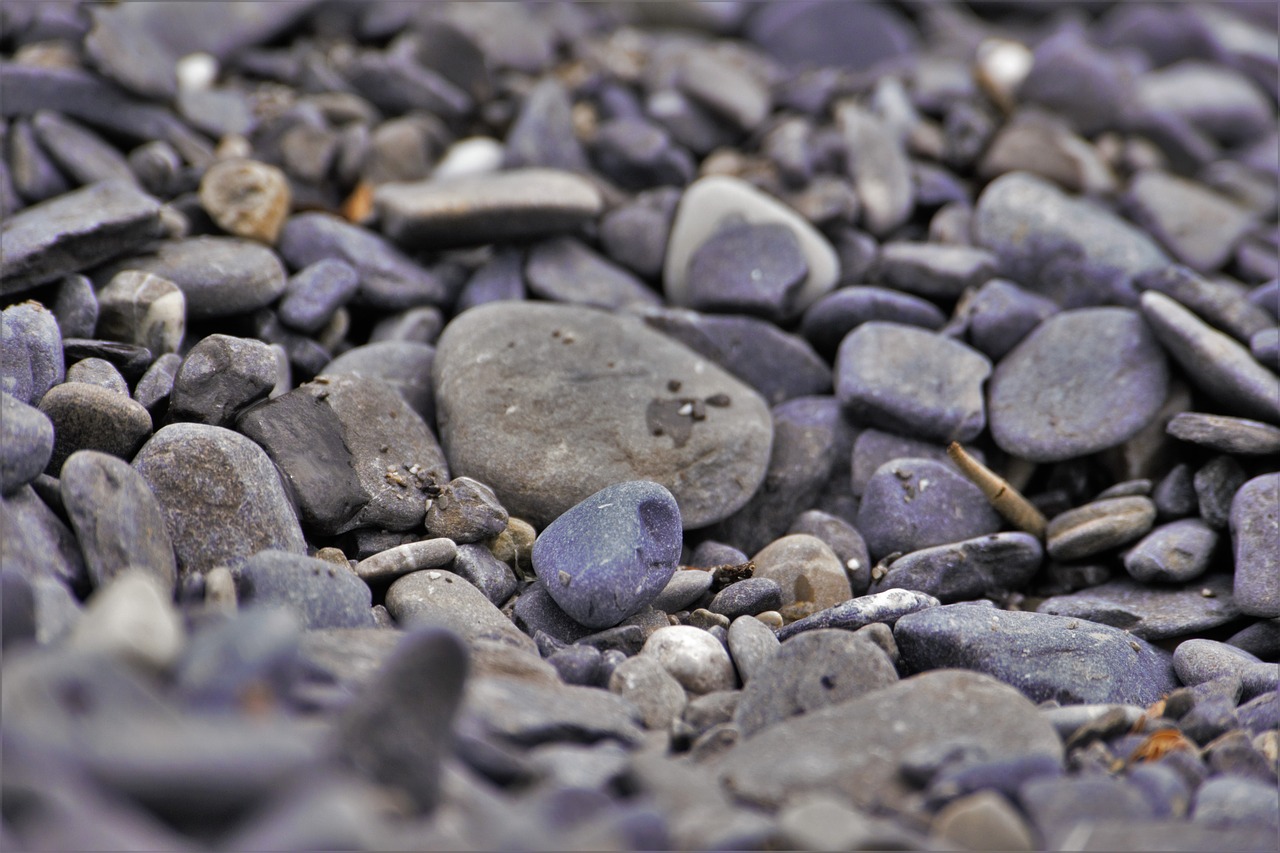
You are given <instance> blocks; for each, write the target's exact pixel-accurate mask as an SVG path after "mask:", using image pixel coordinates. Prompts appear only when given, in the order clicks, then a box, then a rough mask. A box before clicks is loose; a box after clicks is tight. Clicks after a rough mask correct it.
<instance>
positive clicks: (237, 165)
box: [200, 158, 291, 245]
mask: <svg viewBox="0 0 1280 853" xmlns="http://www.w3.org/2000/svg"><path fill="white" fill-rule="evenodd" d="M290 203H291V195H290V192H289V181H288V179H287V178H286V177H285V174H284V172H282V171H280V170H279V169H278V168H276V167H275V166H272V165H270V164H268V163H261V162H258V161H257V160H242V159H237V158H232V159H229V160H220V161H218V162H217V163H215V164H214V165H212V166H210V167H209V168H208V169H207V170H206V171H205V173H204V177H203V178H201V179H200V204H201V206H202V207H204V209H205V211H206V212H208V214H209V217H210V218H211V219H213V221H214V222H216V223H217V224H218V227H219V228H221V229H222V230H223V231H226V232H228V233H230V234H234V235H235V236H237V237H245V238H247V239H250V240H256V241H258V242H259V243H266V244H267V245H272V244H274V243H275V242H276V240H277V239H278V238H279V236H280V229H281V228H282V227H284V221H285V219H286V218H287V217H288V215H289V207H290Z"/></svg>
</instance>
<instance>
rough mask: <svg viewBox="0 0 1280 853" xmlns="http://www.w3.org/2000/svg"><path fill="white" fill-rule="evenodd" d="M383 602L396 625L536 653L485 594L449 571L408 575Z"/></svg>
mask: <svg viewBox="0 0 1280 853" xmlns="http://www.w3.org/2000/svg"><path fill="white" fill-rule="evenodd" d="M386 602H387V610H389V611H391V615H392V616H394V617H395V620H396V622H397V623H398V624H400V625H403V626H405V627H417V626H420V625H434V626H438V627H442V628H447V629H449V630H450V631H453V632H454V633H456V634H457V635H458V636H460V637H462V638H463V639H464V640H466V641H467V642H468V643H470V644H475V643H477V642H479V641H481V640H484V641H496V642H498V643H500V644H503V645H507V646H511V647H513V648H515V649H516V650H518V651H522V652H527V653H529V654H532V655H536V654H537V648H536V646H534V644H533V640H531V639H530V638H529V637H527V636H525V635H524V634H522V633H520V631H519V630H518V629H517V628H516V626H515V625H513V624H511V620H510V619H508V618H507V617H506V616H504V615H503V613H502V611H501V610H499V609H498V608H497V606H496V605H494V604H493V602H491V601H489V599H487V598H485V596H484V593H482V592H481V591H480V590H478V589H476V588H475V587H474V586H472V585H471V584H469V583H467V582H466V581H465V580H463V579H462V578H461V577H459V576H458V575H455V574H453V573H452V572H447V571H444V570H442V569H427V570H425V571H419V572H411V573H410V574H407V575H405V576H404V577H402V578H400V579H399V580H397V581H395V582H394V583H393V584H391V586H390V587H388V589H387V595H386Z"/></svg>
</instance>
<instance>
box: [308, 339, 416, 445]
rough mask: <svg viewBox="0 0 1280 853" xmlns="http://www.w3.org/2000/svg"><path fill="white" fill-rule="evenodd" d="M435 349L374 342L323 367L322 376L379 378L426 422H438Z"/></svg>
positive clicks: (412, 343)
mask: <svg viewBox="0 0 1280 853" xmlns="http://www.w3.org/2000/svg"><path fill="white" fill-rule="evenodd" d="M435 357H436V350H435V347H433V346H431V345H430V344H426V343H420V342H418V341H412V340H386V341H372V342H370V343H367V344H363V345H362V346H358V347H352V348H351V349H349V350H347V351H346V352H344V353H342V354H341V355H339V356H338V357H337V358H335V359H333V361H330V362H329V363H328V364H326V365H325V366H324V371H323V373H322V375H324V376H338V375H342V374H348V375H351V376H354V377H357V378H367V379H376V380H379V381H381V382H384V383H386V384H387V385H390V386H391V387H392V388H394V389H395V390H396V392H397V393H399V395H400V397H401V399H403V400H404V401H405V402H406V403H408V404H409V408H411V409H413V410H414V411H415V412H417V413H418V416H419V417H421V418H422V420H423V422H424V423H426V424H427V425H428V426H434V425H435V422H436V403H435V392H434V390H433V389H432V387H431V365H432V363H433V362H434V361H435Z"/></svg>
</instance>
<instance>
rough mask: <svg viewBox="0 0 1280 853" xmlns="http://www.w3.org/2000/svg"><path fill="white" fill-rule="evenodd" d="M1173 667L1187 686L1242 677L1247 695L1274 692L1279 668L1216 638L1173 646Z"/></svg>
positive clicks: (1279, 674)
mask: <svg viewBox="0 0 1280 853" xmlns="http://www.w3.org/2000/svg"><path fill="white" fill-rule="evenodd" d="M1173 668H1174V670H1175V671H1176V672H1177V673H1178V678H1179V679H1180V680H1181V681H1182V683H1183V684H1185V685H1187V686H1188V687H1193V686H1195V685H1197V684H1205V683H1206V682H1210V681H1214V680H1215V679H1219V678H1238V679H1240V681H1241V683H1242V686H1243V690H1244V695H1245V696H1259V695H1262V694H1263V693H1267V692H1271V693H1274V692H1275V690H1276V686H1277V684H1276V680H1277V678H1280V668H1277V667H1276V665H1275V664H1274V663H1271V664H1268V663H1264V662H1263V661H1261V660H1260V659H1258V657H1256V656H1255V655H1251V654H1249V653H1248V652H1246V651H1244V650H1243V649H1237V648H1236V647H1235V646H1229V645H1227V644H1226V643H1219V642H1217V641H1216V640H1206V639H1192V640H1186V641H1184V642H1181V643H1179V644H1178V647H1177V648H1176V649H1174V650H1173Z"/></svg>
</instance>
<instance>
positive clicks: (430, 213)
mask: <svg viewBox="0 0 1280 853" xmlns="http://www.w3.org/2000/svg"><path fill="white" fill-rule="evenodd" d="M602 204H603V202H602V201H601V198H600V193H599V191H598V190H596V188H595V186H594V185H592V184H591V183H590V182H589V181H587V180H586V179H584V178H581V177H578V176H577V175H574V174H572V173H569V172H562V171H559V170H556V169H515V170H511V171H507V172H501V173H495V174H491V175H476V176H469V177H462V178H453V179H449V180H443V181H420V182H417V183H389V184H383V185H382V186H380V187H378V189H377V190H376V191H375V192H374V205H375V207H376V209H377V211H378V215H379V217H380V219H381V223H382V230H383V233H385V234H386V235H387V236H388V237H389V238H391V239H392V240H394V241H396V242H397V243H400V244H401V245H413V246H433V247H436V248H447V247H450V246H467V245H475V244H479V243H495V242H502V241H505V240H511V239H525V238H529V237H539V236H544V235H549V234H558V233H561V232H564V231H571V230H573V229H575V228H577V227H578V226H579V225H581V224H582V223H584V222H586V221H588V220H591V219H593V218H595V217H596V216H597V215H599V213H600V210H601V207H602Z"/></svg>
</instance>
